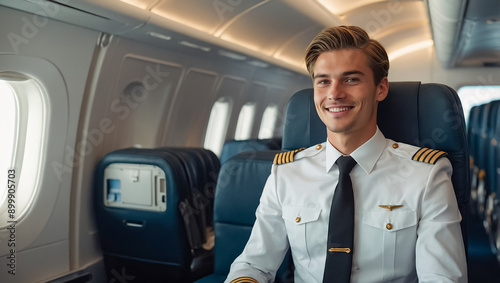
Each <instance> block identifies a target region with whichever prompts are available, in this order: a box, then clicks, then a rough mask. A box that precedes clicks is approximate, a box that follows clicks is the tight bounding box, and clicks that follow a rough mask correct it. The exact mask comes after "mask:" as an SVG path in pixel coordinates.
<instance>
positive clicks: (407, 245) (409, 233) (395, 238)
mask: <svg viewBox="0 0 500 283" xmlns="http://www.w3.org/2000/svg"><path fill="white" fill-rule="evenodd" d="M363 224H365V225H368V226H371V227H373V228H377V229H376V230H374V231H378V232H375V233H376V234H377V235H373V237H371V239H372V240H373V239H376V240H375V241H380V242H372V243H371V244H372V245H373V246H375V247H379V248H381V250H380V254H381V260H382V268H383V278H382V279H383V281H384V280H389V279H390V278H394V277H397V276H398V274H397V273H402V274H409V272H411V270H413V269H414V267H415V261H414V258H415V245H416V239H417V224H418V218H417V213H416V211H413V210H393V211H388V210H381V211H378V210H377V211H366V212H365V213H363Z"/></svg>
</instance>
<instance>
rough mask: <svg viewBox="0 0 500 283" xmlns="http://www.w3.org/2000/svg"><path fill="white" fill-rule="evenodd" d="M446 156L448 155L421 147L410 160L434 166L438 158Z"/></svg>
mask: <svg viewBox="0 0 500 283" xmlns="http://www.w3.org/2000/svg"><path fill="white" fill-rule="evenodd" d="M446 155H448V154H447V153H446V152H444V151H441V150H437V149H430V148H426V147H423V148H421V149H419V150H418V151H417V152H416V153H415V154H414V155H413V157H412V160H414V161H420V162H424V163H429V164H435V163H436V161H437V160H438V159H439V158H440V157H443V156H446Z"/></svg>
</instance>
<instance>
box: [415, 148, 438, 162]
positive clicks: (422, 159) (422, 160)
mask: <svg viewBox="0 0 500 283" xmlns="http://www.w3.org/2000/svg"><path fill="white" fill-rule="evenodd" d="M433 151H434V150H433V149H430V148H428V149H427V150H426V151H424V153H422V155H421V156H420V158H419V159H418V161H420V162H425V159H426V158H427V156H429V154H430V153H432V152H433Z"/></svg>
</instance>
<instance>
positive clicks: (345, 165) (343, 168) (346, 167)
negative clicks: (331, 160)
mask: <svg viewBox="0 0 500 283" xmlns="http://www.w3.org/2000/svg"><path fill="white" fill-rule="evenodd" d="M337 165H338V166H339V171H340V174H349V173H351V170H352V168H354V166H355V165H356V160H354V159H353V158H352V157H351V156H350V155H343V156H341V157H339V159H337Z"/></svg>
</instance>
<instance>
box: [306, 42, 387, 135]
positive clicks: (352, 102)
mask: <svg viewBox="0 0 500 283" xmlns="http://www.w3.org/2000/svg"><path fill="white" fill-rule="evenodd" d="M313 84H314V103H315V105H316V111H317V112H318V115H319V117H320V118H321V120H322V121H323V123H325V125H326V127H327V129H328V137H329V140H330V141H331V139H330V137H331V135H335V134H343V135H348V136H350V137H355V138H359V139H364V140H365V141H366V140H368V139H369V138H370V137H371V136H372V135H373V134H375V131H376V128H377V124H376V123H377V120H376V118H377V102H378V101H382V100H384V98H385V97H386V96H387V91H388V88H389V83H388V81H387V78H386V77H385V78H384V79H382V81H381V82H380V83H379V84H378V85H375V83H374V80H373V72H372V70H371V69H370V67H369V66H368V58H367V57H366V55H365V54H364V53H363V52H362V51H361V50H359V49H341V50H337V51H329V52H324V53H322V54H320V55H319V57H318V59H317V60H316V63H315V65H314V81H313Z"/></svg>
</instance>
